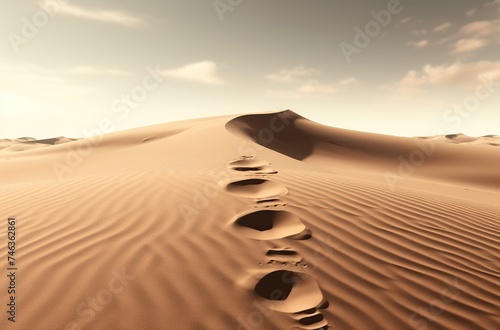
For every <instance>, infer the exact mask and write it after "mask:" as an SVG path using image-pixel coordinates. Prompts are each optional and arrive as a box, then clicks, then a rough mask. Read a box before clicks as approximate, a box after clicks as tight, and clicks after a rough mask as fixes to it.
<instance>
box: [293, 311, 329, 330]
mask: <svg viewBox="0 0 500 330" xmlns="http://www.w3.org/2000/svg"><path fill="white" fill-rule="evenodd" d="M298 323H300V325H301V326H300V329H321V328H323V327H325V326H328V321H327V320H326V319H325V317H324V316H323V314H321V313H315V314H312V315H308V316H305V317H302V318H301V319H299V320H298Z"/></svg>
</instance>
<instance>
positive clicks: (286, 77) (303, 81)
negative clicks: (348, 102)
mask: <svg viewBox="0 0 500 330" xmlns="http://www.w3.org/2000/svg"><path fill="white" fill-rule="evenodd" d="M319 75H321V71H320V70H318V69H315V68H308V67H305V66H302V65H301V66H297V67H294V68H288V69H282V70H280V71H278V72H275V73H270V74H267V75H265V76H264V77H265V78H266V79H267V80H269V81H271V82H273V83H275V84H276V83H277V84H284V85H287V87H286V88H285V89H274V88H273V89H270V90H268V92H267V95H268V96H273V97H284V98H297V97H301V96H305V95H333V94H336V93H338V92H339V91H340V90H341V89H342V88H346V87H347V86H349V85H353V84H356V83H357V82H358V80H357V79H356V78H355V77H347V78H345V79H342V80H340V81H338V82H322V81H319V80H318V79H315V78H314V77H315V76H319Z"/></svg>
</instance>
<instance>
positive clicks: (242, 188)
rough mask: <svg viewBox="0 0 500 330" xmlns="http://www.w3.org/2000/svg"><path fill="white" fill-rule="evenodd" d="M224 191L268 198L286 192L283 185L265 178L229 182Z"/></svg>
mask: <svg viewBox="0 0 500 330" xmlns="http://www.w3.org/2000/svg"><path fill="white" fill-rule="evenodd" d="M226 191H227V192H229V193H231V194H234V195H237V196H240V197H247V198H264V199H265V198H270V197H274V196H281V195H285V194H287V193H288V189H287V188H286V186H285V185H283V184H281V183H278V182H275V181H271V180H266V179H244V180H237V181H233V182H230V183H228V184H227V185H226Z"/></svg>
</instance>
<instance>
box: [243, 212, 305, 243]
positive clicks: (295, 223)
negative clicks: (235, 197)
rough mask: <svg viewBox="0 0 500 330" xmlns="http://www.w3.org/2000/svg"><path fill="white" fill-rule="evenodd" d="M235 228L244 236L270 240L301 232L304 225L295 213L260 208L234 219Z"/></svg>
mask: <svg viewBox="0 0 500 330" xmlns="http://www.w3.org/2000/svg"><path fill="white" fill-rule="evenodd" d="M234 226H235V228H236V230H238V231H240V232H241V234H243V235H244V236H246V237H249V238H253V239H258V240H272V239H278V238H284V237H288V236H293V235H295V234H298V233H301V232H302V231H303V230H304V229H305V225H304V224H303V223H302V221H301V220H300V219H299V217H297V216H296V215H295V214H293V213H291V212H287V211H281V210H260V211H255V212H251V213H247V214H244V215H243V216H240V217H239V218H237V219H236V220H235V221H234Z"/></svg>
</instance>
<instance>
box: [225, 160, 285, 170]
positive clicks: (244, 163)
mask: <svg viewBox="0 0 500 330" xmlns="http://www.w3.org/2000/svg"><path fill="white" fill-rule="evenodd" d="M269 165H270V163H269V162H268V161H265V160H262V159H256V158H248V157H247V158H243V159H240V160H235V161H233V162H231V163H229V164H228V165H227V166H228V167H229V168H230V169H232V170H235V171H241V172H252V173H253V174H277V173H278V171H275V170H273V169H272V168H270V167H269Z"/></svg>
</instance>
